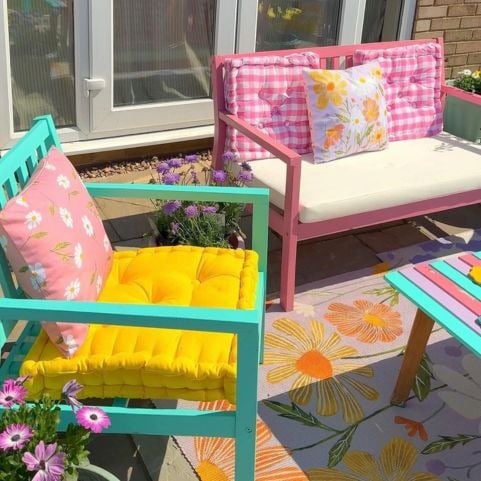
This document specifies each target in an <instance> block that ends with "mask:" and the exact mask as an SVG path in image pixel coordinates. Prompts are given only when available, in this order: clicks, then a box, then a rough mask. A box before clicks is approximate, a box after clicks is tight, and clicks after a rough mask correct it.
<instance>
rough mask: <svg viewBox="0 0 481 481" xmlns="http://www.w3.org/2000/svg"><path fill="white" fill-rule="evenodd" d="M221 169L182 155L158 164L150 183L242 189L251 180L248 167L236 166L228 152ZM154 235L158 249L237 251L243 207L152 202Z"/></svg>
mask: <svg viewBox="0 0 481 481" xmlns="http://www.w3.org/2000/svg"><path fill="white" fill-rule="evenodd" d="M223 161H224V163H223V165H224V167H223V169H222V170H215V169H213V168H212V167H211V166H210V164H209V163H208V162H206V161H203V160H202V159H201V158H200V157H199V156H197V155H195V154H193V155H186V156H185V157H184V158H181V157H176V158H172V159H169V160H164V161H162V162H159V163H158V164H157V166H156V169H155V174H154V175H153V176H152V179H151V183H160V184H170V185H173V184H183V185H186V184H192V185H194V186H195V185H219V186H236V187H243V186H245V185H246V184H248V183H249V182H250V181H251V180H252V172H251V168H250V166H249V165H248V164H247V163H246V162H243V163H242V164H240V165H239V164H238V163H237V162H236V160H235V158H234V155H233V154H232V153H230V152H228V153H225V154H224V155H223ZM154 202H155V206H156V213H155V221H154V224H155V226H154V227H155V234H156V241H157V244H159V245H176V244H188V245H194V246H200V247H208V246H212V247H238V246H239V247H240V246H241V245H239V244H242V241H243V239H245V235H244V234H243V232H242V230H241V228H240V225H239V222H240V218H241V216H242V212H243V211H244V204H239V203H235V202H217V203H216V202H190V201H182V202H181V201H179V200H169V201H159V200H156V201H154Z"/></svg>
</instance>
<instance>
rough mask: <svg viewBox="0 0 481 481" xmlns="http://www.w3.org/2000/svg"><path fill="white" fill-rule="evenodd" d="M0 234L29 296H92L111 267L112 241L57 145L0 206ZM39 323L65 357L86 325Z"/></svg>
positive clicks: (80, 339)
mask: <svg viewBox="0 0 481 481" xmlns="http://www.w3.org/2000/svg"><path fill="white" fill-rule="evenodd" d="M0 240H1V243H2V247H3V248H4V250H5V253H6V256H7V258H8V261H9V262H10V265H11V268H12V270H13V272H14V274H15V276H16V278H17V281H18V283H19V285H20V287H21V288H22V290H23V291H24V292H25V294H26V296H28V297H31V298H34V299H63V300H69V301H70V300H90V301H93V300H96V299H97V296H98V294H99V293H100V290H101V289H102V287H103V284H104V280H105V279H106V276H107V274H108V273H109V271H110V266H111V262H112V247H111V245H110V242H109V240H108V238H107V234H106V233H105V230H104V227H103V224H102V221H101V219H100V217H99V214H98V212H97V209H96V208H95V205H94V203H93V201H92V199H91V197H90V195H89V194H88V192H87V189H86V188H85V186H84V185H83V183H82V180H81V179H80V177H79V175H78V174H77V172H76V171H75V168H74V167H73V166H72V164H71V163H70V161H69V160H68V159H67V158H66V157H65V155H64V154H63V153H62V152H60V151H58V150H57V149H56V148H52V149H51V150H50V152H49V153H48V155H47V156H46V157H45V158H44V159H42V160H41V161H40V162H39V165H38V166H37V169H36V170H35V172H34V174H33V175H32V177H31V179H30V181H29V182H28V184H27V185H26V186H25V187H24V189H23V190H22V191H21V192H20V193H19V195H17V196H16V197H13V198H12V199H10V200H9V201H8V202H7V204H6V206H5V208H4V209H3V210H2V211H1V212H0ZM43 328H44V329H45V331H46V332H47V334H48V336H49V337H50V339H51V340H52V342H53V343H54V344H55V345H56V346H57V347H58V349H59V350H60V351H61V352H62V353H63V354H65V355H66V356H67V357H70V356H72V355H73V354H74V353H75V351H76V350H77V349H78V348H79V346H80V345H81V344H82V343H83V341H84V340H85V338H86V336H87V332H88V328H89V326H88V324H72V323H62V322H48V323H47V322H45V323H43Z"/></svg>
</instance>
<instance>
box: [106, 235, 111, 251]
mask: <svg viewBox="0 0 481 481" xmlns="http://www.w3.org/2000/svg"><path fill="white" fill-rule="evenodd" d="M111 248H112V246H111V245H110V241H109V238H108V237H107V234H105V235H104V249H105V252H109V251H110V249H111Z"/></svg>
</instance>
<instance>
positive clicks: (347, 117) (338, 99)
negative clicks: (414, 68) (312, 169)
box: [304, 62, 388, 163]
mask: <svg viewBox="0 0 481 481" xmlns="http://www.w3.org/2000/svg"><path fill="white" fill-rule="evenodd" d="M304 79H305V89H306V96H307V106H308V112H309V122H310V128H311V139H312V148H313V151H314V162H315V163H321V162H327V161H331V160H334V159H338V158H340V157H346V156H348V155H351V154H355V153H357V152H364V151H370V150H380V149H384V148H385V147H386V146H387V139H388V135H387V112H386V102H385V99H384V91H383V87H382V70H381V68H380V66H379V64H377V63H375V62H372V63H369V64H366V65H361V66H358V67H352V68H350V69H347V70H304Z"/></svg>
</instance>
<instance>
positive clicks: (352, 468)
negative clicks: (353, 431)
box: [307, 437, 441, 481]
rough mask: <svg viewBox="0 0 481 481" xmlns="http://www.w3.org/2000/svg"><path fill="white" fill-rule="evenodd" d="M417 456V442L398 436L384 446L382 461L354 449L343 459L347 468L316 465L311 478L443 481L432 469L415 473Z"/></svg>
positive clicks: (314, 480)
mask: <svg viewBox="0 0 481 481" xmlns="http://www.w3.org/2000/svg"><path fill="white" fill-rule="evenodd" d="M417 456H418V453H417V450H416V448H415V447H414V445H413V444H411V443H410V442H408V441H406V440H404V439H402V438H398V437H395V438H392V439H390V440H389V441H388V442H387V443H386V444H385V445H384V447H383V448H382V450H381V453H380V454H379V459H378V460H376V458H375V457H374V456H373V455H372V454H371V453H368V452H367V451H351V452H348V453H347V454H346V455H345V456H344V458H343V462H344V464H345V465H346V468H347V471H341V470H339V469H334V468H313V469H310V470H309V471H308V473H307V474H308V476H309V481H368V480H369V481H441V480H440V478H438V477H437V476H434V475H433V474H431V473H428V472H422V471H418V472H412V470H413V467H414V464H415V462H416V458H417Z"/></svg>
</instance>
